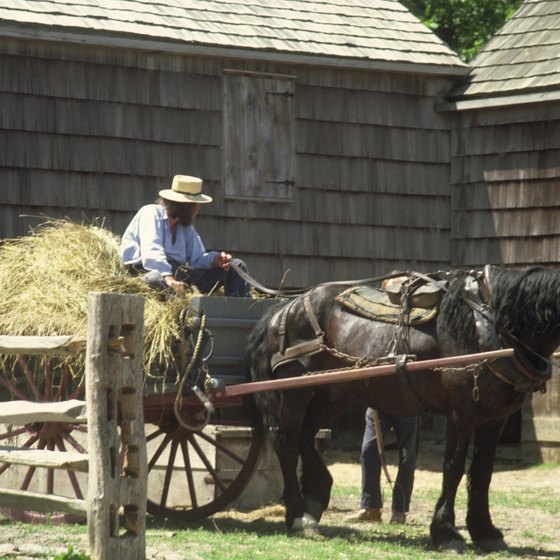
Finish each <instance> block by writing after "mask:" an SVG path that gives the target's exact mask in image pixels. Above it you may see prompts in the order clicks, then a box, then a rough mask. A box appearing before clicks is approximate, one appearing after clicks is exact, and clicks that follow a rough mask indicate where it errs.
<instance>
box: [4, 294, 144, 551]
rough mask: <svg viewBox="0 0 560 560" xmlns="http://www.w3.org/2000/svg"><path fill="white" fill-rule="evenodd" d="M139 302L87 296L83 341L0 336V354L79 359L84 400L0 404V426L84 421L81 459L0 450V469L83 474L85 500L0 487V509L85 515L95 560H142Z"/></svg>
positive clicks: (48, 452) (128, 297)
mask: <svg viewBox="0 0 560 560" xmlns="http://www.w3.org/2000/svg"><path fill="white" fill-rule="evenodd" d="M143 315H144V300H143V298H141V297H138V296H133V295H125V294H108V293H90V294H89V295H88V336H87V338H83V337H76V336H45V337H37V336H30V337H24V336H0V353H2V354H21V355H62V356H68V355H76V354H79V353H83V352H84V351H85V353H86V368H85V376H86V400H85V402H84V401H80V400H76V399H72V400H68V401H60V402H33V401H23V400H19V401H9V402H0V423H2V424H13V425H28V424H33V423H41V422H65V423H71V424H83V423H87V429H88V450H89V451H88V453H86V454H84V453H77V452H71V451H55V450H49V449H28V448H17V447H10V446H5V445H2V446H0V463H5V464H6V463H8V464H20V465H27V466H31V467H45V468H47V469H54V468H56V469H66V470H72V471H78V472H87V473H88V495H87V499H78V498H68V497H65V496H57V495H54V494H52V493H49V494H43V493H39V492H31V491H29V490H14V489H9V488H0V505H2V506H7V507H10V508H19V509H29V510H31V511H36V512H45V513H49V512H63V513H72V514H74V513H77V514H87V522H88V536H89V546H90V555H91V557H92V558H93V559H94V560H107V559H109V558H110V559H111V560H113V559H114V560H144V558H145V550H146V543H145V528H146V500H147V489H146V477H147V459H146V441H145V435H144V420H143V403H142V377H143V376H142V353H143V344H142V342H143V334H144V333H143V330H144V325H143Z"/></svg>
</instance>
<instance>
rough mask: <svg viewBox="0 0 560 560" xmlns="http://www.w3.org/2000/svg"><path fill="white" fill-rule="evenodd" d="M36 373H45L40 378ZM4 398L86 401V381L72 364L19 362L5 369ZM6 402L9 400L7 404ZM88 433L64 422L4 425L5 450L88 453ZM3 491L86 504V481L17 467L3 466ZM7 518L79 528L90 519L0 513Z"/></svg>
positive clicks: (0, 374) (0, 381)
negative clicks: (12, 447)
mask: <svg viewBox="0 0 560 560" xmlns="http://www.w3.org/2000/svg"><path fill="white" fill-rule="evenodd" d="M34 371H42V375H41V376H37V375H34V373H33V372H34ZM0 392H1V393H3V395H4V396H3V397H2V398H0V401H2V400H12V399H14V400H23V401H32V402H58V401H63V400H69V399H80V400H82V399H84V393H85V380H84V378H83V376H82V377H81V378H80V379H77V378H76V379H74V377H73V375H72V373H71V370H70V366H69V364H68V363H62V364H57V363H56V361H55V360H54V359H45V360H39V359H38V358H26V357H23V356H18V357H17V364H16V367H15V368H14V369H13V371H12V370H10V371H7V369H4V370H1V369H0ZM6 396H7V398H5V397H6ZM86 439H87V428H86V426H85V425H83V424H70V423H61V422H37V423H32V424H27V425H25V426H12V425H7V424H0V445H2V444H5V443H6V442H9V443H10V444H11V445H12V444H13V442H14V441H15V440H17V441H18V442H19V443H18V444H19V447H21V448H24V449H30V450H31V449H38V450H41V449H46V450H49V451H55V450H56V451H73V452H78V453H87V451H86V449H85V447H84V445H85V440H86ZM0 485H1V486H4V487H10V488H12V489H19V490H24V491H25V490H32V491H37V492H41V493H43V494H50V495H54V494H56V495H59V496H61V495H65V496H67V497H70V498H77V499H84V498H85V497H86V496H87V480H86V478H85V475H83V474H81V473H80V474H77V473H75V472H74V471H70V470H68V471H64V470H61V469H52V468H44V467H35V466H23V465H13V464H9V463H2V462H1V461H0ZM0 512H2V513H4V514H5V515H7V516H8V517H10V518H12V519H14V520H16V521H22V522H26V523H45V522H46V521H48V522H49V523H77V522H83V521H85V516H82V515H78V514H69V513H42V512H37V511H29V510H27V509H24V508H22V509H17V508H15V507H0Z"/></svg>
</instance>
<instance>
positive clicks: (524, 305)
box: [440, 266, 560, 352]
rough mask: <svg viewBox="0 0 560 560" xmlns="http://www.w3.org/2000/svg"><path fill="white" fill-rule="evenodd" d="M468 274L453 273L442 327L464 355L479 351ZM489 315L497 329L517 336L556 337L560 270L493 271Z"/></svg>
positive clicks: (443, 307)
mask: <svg viewBox="0 0 560 560" xmlns="http://www.w3.org/2000/svg"><path fill="white" fill-rule="evenodd" d="M468 274H469V272H468V271H462V270H456V271H452V272H451V273H450V276H449V291H448V292H447V293H446V294H445V296H444V298H443V300H442V304H441V308H440V321H441V323H440V324H441V325H442V328H443V329H444V330H445V331H446V332H447V333H449V334H450V336H452V337H453V339H454V341H455V343H456V345H457V349H458V350H459V351H463V352H472V351H475V350H479V343H478V338H477V334H476V327H475V321H474V317H473V313H472V309H471V308H470V307H469V306H468V305H467V304H466V303H465V301H464V297H465V277H466V276H467V275H468ZM488 280H489V284H490V291H491V301H490V302H489V304H490V305H489V309H488V314H489V316H490V317H491V318H492V319H493V321H494V324H495V327H496V329H498V330H500V331H505V332H510V333H513V334H515V335H517V336H519V335H521V336H535V335H539V334H546V333H548V334H552V333H554V332H555V331H557V330H558V329H560V271H559V270H554V269H549V268H545V267H540V266H533V267H529V268H524V269H514V268H498V267H494V268H493V269H492V274H491V275H490V278H489V279H488Z"/></svg>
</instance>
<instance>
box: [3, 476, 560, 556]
mask: <svg viewBox="0 0 560 560" xmlns="http://www.w3.org/2000/svg"><path fill="white" fill-rule="evenodd" d="M558 472H559V467H558V465H553V466H551V467H550V468H543V467H542V466H540V465H538V466H534V467H530V468H528V470H527V471H526V474H527V475H528V479H529V480H532V478H533V477H538V476H543V475H544V476H546V477H548V478H546V481H545V483H544V485H546V484H550V483H551V481H552V483H554V480H555V478H556V477H557V475H558ZM513 474H514V473H513V472H512V475H513ZM506 476H508V474H507V473H506ZM346 484H348V483H347V482H346V481H343V482H341V483H335V486H334V487H333V503H334V505H333V507H332V508H331V510H330V512H329V513H328V514H327V515H325V517H324V519H323V521H322V523H321V535H320V536H319V537H315V538H304V537H298V536H294V535H289V534H288V533H287V532H286V529H285V526H284V520H283V510H282V508H280V507H271V508H268V511H267V510H264V509H263V510H259V511H258V512H251V513H248V514H241V513H238V512H222V513H220V514H218V515H216V516H214V517H212V518H209V519H204V520H201V521H199V522H195V523H191V524H188V525H186V524H181V523H177V522H171V521H169V520H165V519H156V518H152V517H148V522H147V529H146V542H147V551H148V555H147V558H154V559H155V558H157V559H158V560H159V559H162V560H163V559H164V558H165V559H166V558H173V560H175V559H185V560H247V559H248V558H249V559H251V560H258V559H263V560H283V559H284V558H290V559H293V560H371V559H372V558H373V559H376V560H377V559H380V560H434V559H437V560H457V555H456V554H455V553H448V552H436V551H435V550H434V549H433V546H432V543H431V540H430V536H429V517H430V516H431V513H429V514H427V515H426V519H425V520H424V519H423V518H421V519H420V520H418V519H417V520H416V521H413V522H412V523H411V524H408V525H406V526H398V525H390V524H387V523H383V524H379V525H369V526H364V525H349V524H347V523H345V522H344V521H343V520H342V517H343V513H344V512H343V511H342V510H340V509H338V508H337V504H340V503H344V500H345V499H347V500H348V502H349V503H356V501H357V499H358V497H359V494H360V491H359V488H358V487H357V486H356V485H355V484H353V483H350V484H348V485H346ZM438 485H439V483H438ZM544 485H543V486H542V487H544ZM542 487H541V486H540V485H536V486H535V487H531V488H528V487H526V486H521V487H519V488H517V487H516V489H515V490H516V491H511V492H509V491H502V490H500V491H493V492H492V496H491V501H492V510H493V511H496V512H497V513H498V516H499V517H501V518H502V520H503V519H506V520H507V523H505V525H506V526H507V525H508V524H509V525H510V526H511V525H513V526H515V525H516V524H517V520H518V519H520V520H522V522H523V523H525V525H524V526H523V527H519V528H516V529H515V530H516V531H517V532H516V534H517V537H516V540H515V544H512V543H510V546H512V548H510V551H508V552H500V553H493V554H486V555H480V554H479V553H478V552H477V551H476V550H475V549H470V550H468V551H467V552H466V553H464V554H463V555H461V557H462V558H463V559H464V560H470V559H473V558H484V560H504V559H510V560H511V559H515V558H536V557H542V558H553V557H555V558H557V557H558V556H559V555H558V553H557V551H558V546H557V538H556V537H555V536H554V534H553V533H551V527H550V524H548V525H547V526H540V525H539V524H538V523H534V522H533V521H532V520H534V519H537V518H539V516H542V515H548V518H547V519H549V520H550V519H552V520H554V519H557V514H558V505H557V499H556V501H555V499H554V497H553V496H548V495H547V493H546V492H542ZM386 492H387V490H386ZM438 494H439V488H438V487H436V485H435V484H434V485H431V486H422V487H420V488H418V489H417V490H415V493H414V496H413V499H414V502H415V509H416V510H417V511H429V512H431V510H432V508H433V504H434V503H435V499H436V498H437V495H438ZM465 503H466V492H465V488H464V484H461V487H460V490H459V493H458V496H457V510H458V514H457V520H458V528H459V530H460V531H461V533H462V534H463V535H466V530H465V527H464V523H463V521H461V520H462V519H463V518H464V508H465ZM459 511H460V512H461V513H459ZM516 512H517V513H518V514H519V513H520V514H521V515H520V516H519V517H517V518H516V517H514V514H515V513H516ZM502 523H503V521H502ZM503 528H506V527H503ZM509 529H510V531H511V527H509ZM6 534H9V535H11V539H13V542H20V543H23V542H46V543H47V542H48V543H50V546H51V548H50V549H49V550H48V551H46V552H45V554H44V555H43V556H33V557H34V558H45V559H47V560H86V559H87V558H88V557H87V556H86V555H85V554H86V553H87V529H86V527H85V526H75V525H74V526H49V527H45V526H32V525H24V524H19V523H12V522H9V521H7V520H2V521H0V543H2V541H3V536H4V535H6ZM511 537H512V533H511V532H510V534H509V535H508V536H507V537H506V539H508V540H509V538H511ZM61 547H62V550H61ZM555 551H556V552H555ZM56 554H58V556H56ZM166 555H167V556H166ZM0 558H1V559H4V558H6V559H8V558H14V560H15V559H16V558H17V557H15V556H9V555H8V556H2V555H1V554H0Z"/></svg>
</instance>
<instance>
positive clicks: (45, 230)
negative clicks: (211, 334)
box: [0, 220, 191, 372]
mask: <svg viewBox="0 0 560 560" xmlns="http://www.w3.org/2000/svg"><path fill="white" fill-rule="evenodd" d="M119 243H120V240H119V238H118V237H117V236H115V235H113V234H112V233H111V232H110V231H108V230H107V229H104V228H103V227H99V226H97V225H91V224H89V225H84V224H77V223H74V222H71V221H69V220H51V221H48V222H45V223H44V224H41V225H40V226H38V227H37V228H35V229H34V230H33V231H32V232H31V233H30V235H28V236H24V237H19V238H17V239H10V240H5V241H3V242H2V243H1V244H0V334H5V335H33V336H48V335H76V336H86V335H87V307H88V297H87V296H88V292H117V293H128V294H137V295H141V296H143V297H144V298H145V308H144V356H145V370H146V371H147V372H148V371H153V370H154V369H157V370H159V371H161V370H164V369H167V368H168V367H174V365H175V362H176V360H175V356H174V353H173V350H172V349H173V348H174V347H175V348H176V347H177V344H178V342H180V343H181V341H182V329H181V323H180V320H181V313H182V312H184V310H185V309H187V310H188V309H190V297H191V296H190V295H189V294H185V295H177V296H173V297H170V298H168V299H166V300H164V299H163V298H162V296H161V294H160V293H158V292H156V291H154V290H152V289H150V288H148V286H146V284H145V283H144V282H143V280H142V279H141V278H139V277H132V276H131V275H130V274H129V273H128V272H127V271H126V269H125V267H124V265H123V263H122V261H121V259H120V257H119ZM182 342H184V341H182Z"/></svg>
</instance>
